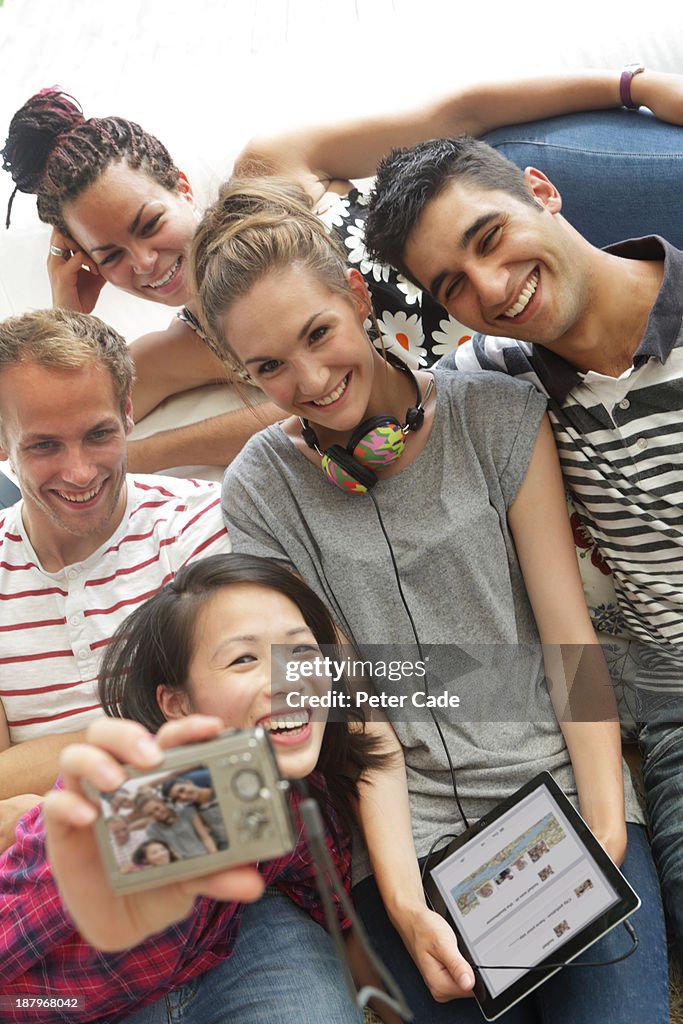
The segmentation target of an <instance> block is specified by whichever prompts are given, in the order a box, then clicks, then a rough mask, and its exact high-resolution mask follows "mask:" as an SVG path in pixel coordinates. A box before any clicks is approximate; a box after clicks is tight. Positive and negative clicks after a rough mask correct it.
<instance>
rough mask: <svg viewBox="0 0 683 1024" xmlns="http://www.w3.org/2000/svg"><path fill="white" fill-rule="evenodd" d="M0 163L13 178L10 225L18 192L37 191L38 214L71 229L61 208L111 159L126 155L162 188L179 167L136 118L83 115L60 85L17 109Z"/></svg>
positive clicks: (175, 179) (169, 184)
mask: <svg viewBox="0 0 683 1024" xmlns="http://www.w3.org/2000/svg"><path fill="white" fill-rule="evenodd" d="M2 160H3V163H2V166H3V168H4V170H6V171H9V172H10V174H11V175H12V179H13V181H14V184H15V186H16V187H15V189H14V192H13V193H12V196H11V198H10V201H9V205H8V207H7V221H6V227H9V222H10V214H11V211H12V203H13V201H14V197H15V195H16V194H17V192H18V191H19V192H28V193H32V194H34V195H35V196H36V197H37V205H38V216H39V217H40V219H41V220H42V221H44V222H45V223H46V224H51V225H52V226H53V227H56V228H57V230H58V231H61V232H62V234H65V235H69V229H68V227H67V225H66V224H65V222H64V216H63V213H62V210H63V207H64V204H65V203H68V202H70V201H71V200H73V199H76V198H77V196H79V195H80V194H81V192H83V190H84V189H86V188H87V187H88V185H91V184H92V183H93V182H94V181H96V180H97V178H99V176H100V174H102V172H103V171H105V170H106V169H107V167H108V166H109V164H111V163H114V162H115V161H117V160H125V161H126V163H127V164H128V166H129V167H131V168H132V169H133V170H138V169H141V170H143V171H145V172H146V173H147V174H148V175H149V176H150V177H151V178H154V180H155V181H157V182H159V184H160V185H162V186H163V187H164V188H167V189H169V190H170V189H174V188H175V187H176V185H177V184H178V176H179V171H178V168H177V167H176V166H175V164H174V163H173V160H172V159H171V156H170V154H169V152H168V150H167V149H166V147H165V146H163V145H162V143H161V142H159V140H158V139H156V138H155V137H154V136H153V135H150V134H149V133H148V132H145V131H143V130H142V128H141V127H140V125H139V124H135V122H134V121H127V120H125V118H122V117H90V118H88V119H86V118H85V117H84V116H83V111H82V110H81V107H80V104H78V103H77V102H76V100H75V99H74V98H73V96H69V95H68V93H65V92H62V91H61V89H59V88H58V87H57V86H52V87H51V88H49V89H41V91H40V92H38V93H36V94H35V96H32V97H31V99H30V100H27V102H26V103H25V104H24V105H23V107H21V109H20V110H18V111H17V112H16V114H15V115H14V117H13V118H12V121H11V123H10V126H9V132H8V133H7V139H6V141H5V145H4V148H3V149H2Z"/></svg>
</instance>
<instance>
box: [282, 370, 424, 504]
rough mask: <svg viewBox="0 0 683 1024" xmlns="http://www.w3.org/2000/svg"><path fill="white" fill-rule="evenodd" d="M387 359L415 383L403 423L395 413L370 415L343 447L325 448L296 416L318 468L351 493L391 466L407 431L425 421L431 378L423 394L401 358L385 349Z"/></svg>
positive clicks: (364, 489)
mask: <svg viewBox="0 0 683 1024" xmlns="http://www.w3.org/2000/svg"><path fill="white" fill-rule="evenodd" d="M387 359H388V360H389V362H390V363H391V364H392V366H395V367H396V369H398V370H401V371H402V372H403V373H406V374H408V375H409V376H410V378H411V379H412V381H413V383H414V385H415V405H411V406H410V408H409V409H407V410H406V416H405V423H404V424H400V423H399V422H398V420H397V419H396V417H395V416H389V415H387V416H373V417H371V418H370V419H368V420H364V421H363V422H362V423H360V424H359V425H358V426H357V427H356V429H355V430H354V431H353V433H352V434H351V437H350V438H349V440H348V441H347V443H346V446H345V447H342V446H341V445H339V444H333V445H330V447H329V448H326V449H325V450H324V451H322V449H321V448H320V445H319V444H318V437H317V435H316V433H315V431H314V430H313V427H312V426H311V425H310V423H309V422H308V420H304V419H302V418H301V417H299V422H300V423H301V436H302V438H303V439H304V441H305V442H306V444H307V445H308V447H309V448H312V449H313V450H314V451H316V452H317V453H318V455H319V456H320V457H321V459H322V463H321V467H320V468H321V469H322V471H323V473H324V474H325V476H327V477H328V478H329V479H330V480H331V481H332V483H333V484H335V486H337V487H339V488H341V490H342V491H346V492H348V493H350V494H367V492H368V491H370V490H372V488H373V487H374V486H375V484H376V483H377V481H378V479H379V478H378V476H377V472H376V471H377V470H378V469H384V468H385V467H386V466H390V465H391V463H392V462H395V461H396V459H398V458H399V456H401V455H402V454H403V451H404V449H405V446H406V435H407V434H409V433H410V431H411V430H419V429H420V427H421V426H422V424H423V423H424V417H425V412H424V410H425V404H426V402H427V400H428V398H429V396H430V394H431V392H432V388H433V386H434V381H433V380H431V381H430V382H429V385H428V387H427V390H426V392H425V396H424V398H423V397H422V392H421V391H420V384H419V382H418V379H417V377H416V376H415V374H414V373H413V371H412V370H411V369H410V367H408V366H406V365H405V363H403V362H401V361H400V359H396V358H395V357H392V356H391V353H387Z"/></svg>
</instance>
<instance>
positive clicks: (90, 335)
mask: <svg viewBox="0 0 683 1024" xmlns="http://www.w3.org/2000/svg"><path fill="white" fill-rule="evenodd" d="M28 362H34V363H38V365H39V366H43V367H45V368H47V369H57V370H79V369H81V368H82V367H84V366H91V365H93V364H98V363H99V364H100V365H101V366H103V367H104V368H105V369H106V370H107V371H108V373H109V375H110V377H111V380H112V384H113V387H114V395H115V397H116V400H117V401H118V403H119V406H120V409H121V412H122V413H123V412H124V411H125V407H126V402H127V401H128V396H129V395H130V391H131V388H132V386H133V381H134V379H135V374H134V369H133V360H132V359H131V356H130V353H129V351H128V346H127V345H126V342H125V341H124V339H123V338H122V337H121V335H120V334H118V333H117V332H116V331H115V330H114V329H113V328H112V327H109V326H108V325H107V324H105V323H104V321H102V320H100V319H99V318H98V317H96V316H90V315H89V314H86V313H75V312H72V311H71V310H69V309H39V310H36V311H35V312H32V313H24V314H23V315H22V316H13V317H9V319H7V320H3V321H2V322H0V374H1V373H2V371H3V370H6V369H8V368H9V367H10V366H20V365H21V364H22V363H28ZM1 429H2V425H1V423H0V431H1Z"/></svg>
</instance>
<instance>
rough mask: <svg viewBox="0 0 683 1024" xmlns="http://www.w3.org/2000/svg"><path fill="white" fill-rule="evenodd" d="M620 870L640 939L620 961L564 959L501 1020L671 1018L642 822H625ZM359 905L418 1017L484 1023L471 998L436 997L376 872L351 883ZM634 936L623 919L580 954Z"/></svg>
mask: <svg viewBox="0 0 683 1024" xmlns="http://www.w3.org/2000/svg"><path fill="white" fill-rule="evenodd" d="M622 871H623V873H624V875H625V876H626V878H627V879H628V880H629V882H630V883H631V885H632V886H633V888H634V889H635V890H636V892H637V893H638V895H639V896H640V898H641V900H642V906H641V908H640V910H638V911H636V913H635V914H633V915H632V916H631V918H630V920H631V922H632V923H633V927H634V928H635V930H636V932H637V934H638V938H639V940H640V944H639V946H638V949H637V950H636V952H635V953H634V954H633V956H631V957H629V959H628V960H625V961H624V962H623V963H620V964H613V965H612V966H610V967H591V968H588V967H586V968H581V969H575V968H573V967H566V968H565V969H564V970H561V971H559V972H558V973H557V974H555V975H554V976H553V977H552V978H550V979H549V980H548V981H546V982H545V983H544V984H543V985H541V986H540V988H538V989H536V991H535V992H532V993H530V994H529V995H528V996H527V997H526V998H525V999H523V1000H522V1002H521V1003H519V1004H518V1005H517V1006H514V1007H513V1008H512V1009H511V1010H508V1012H507V1013H506V1014H503V1016H502V1017H499V1018H498V1019H499V1020H500V1021H501V1022H502V1024H503V1022H504V1024H546V1022H547V1024H595V1022H596V1021H599V1022H600V1024H642V1022H643V1021H647V1022H648V1024H667V1022H668V1020H669V988H668V971H667V954H666V935H665V931H664V914H663V911H662V901H661V896H660V892H659V884H658V882H657V874H656V871H655V867H654V864H653V861H652V855H651V853H650V846H649V843H648V841H647V835H646V833H645V829H644V828H643V826H642V825H634V824H630V823H629V824H628V849H627V852H626V858H625V860H624V863H623V866H622ZM354 898H355V901H356V908H357V910H358V912H359V913H360V915H361V917H362V918H363V922H364V924H365V927H366V929H367V931H368V934H369V936H370V941H371V942H372V943H373V945H374V947H375V949H376V950H377V952H378V953H379V955H380V956H381V957H382V959H383V960H384V962H385V964H386V965H387V966H388V967H389V969H390V970H391V971H392V972H393V974H394V977H395V978H396V979H397V980H398V983H399V985H400V986H401V988H402V990H403V994H404V996H405V997H406V1000H407V1002H408V1005H409V1006H410V1008H411V1010H412V1011H413V1013H414V1014H415V1018H414V1021H415V1024H482V1022H483V1020H484V1018H483V1017H482V1014H481V1010H480V1009H479V1007H478V1006H477V1004H476V1003H475V1001H474V1000H473V999H460V1000H457V1001H453V1002H450V1003H436V1002H434V1000H433V999H432V997H431V995H430V993H429V990H428V989H427V987H426V985H425V984H424V982H423V981H422V978H421V976H420V974H419V972H418V970H417V968H416V967H415V964H414V963H413V961H412V959H411V957H410V954H409V953H408V951H407V950H406V948H405V946H404V945H403V943H402V941H401V939H400V937H399V935H398V933H397V932H396V931H395V930H394V928H393V926H392V924H391V922H390V921H389V918H388V916H387V914H386V911H385V909H384V905H383V903H382V900H381V897H380V895H379V892H378V890H377V886H376V885H375V880H374V878H366V879H364V881H362V882H360V883H359V884H358V885H357V886H356V887H355V889H354ZM630 945H631V940H630V938H629V936H628V935H627V934H626V930H625V929H624V928H622V927H621V926H617V927H616V928H613V929H612V931H611V932H608V934H607V935H605V936H604V937H603V938H602V939H600V941H599V942H596V943H595V944H594V945H593V946H591V947H590V949H588V950H586V952H585V953H583V954H582V955H581V956H580V957H578V958H577V962H580V961H581V960H585V961H594V960H610V959H612V958H614V957H617V956H620V955H621V954H622V953H626V952H627V951H628V949H629V947H630Z"/></svg>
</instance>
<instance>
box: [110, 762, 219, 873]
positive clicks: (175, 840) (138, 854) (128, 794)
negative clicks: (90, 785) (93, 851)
mask: <svg viewBox="0 0 683 1024" xmlns="http://www.w3.org/2000/svg"><path fill="white" fill-rule="evenodd" d="M100 804H101V808H102V815H103V823H104V826H105V828H106V834H107V836H108V842H109V847H110V850H111V853H112V855H113V858H114V861H115V863H116V865H117V867H118V870H119V872H120V873H121V874H133V873H139V872H141V871H149V870H150V869H154V868H157V869H158V868H160V867H166V866H168V865H170V864H173V863H176V862H177V861H186V860H191V859H192V858H195V857H205V856H206V855H207V854H213V853H216V852H217V851H219V850H226V849H227V848H228V837H227V829H226V825H225V821H224V818H223V814H222V811H221V808H220V804H219V802H218V799H217V797H216V793H215V791H214V788H213V784H212V778H211V773H210V771H209V769H208V767H207V766H206V765H205V764H201V763H197V764H195V765H192V766H191V767H187V768H186V767H184V768H182V769H176V770H167V771H165V772H155V773H152V774H147V775H139V776H136V777H134V778H130V779H128V780H127V781H126V782H124V783H123V785H121V786H119V788H118V789H117V790H114V791H113V792H111V793H104V794H100Z"/></svg>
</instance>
